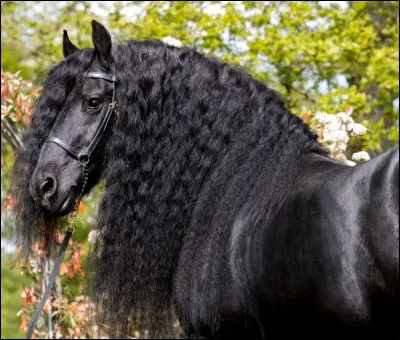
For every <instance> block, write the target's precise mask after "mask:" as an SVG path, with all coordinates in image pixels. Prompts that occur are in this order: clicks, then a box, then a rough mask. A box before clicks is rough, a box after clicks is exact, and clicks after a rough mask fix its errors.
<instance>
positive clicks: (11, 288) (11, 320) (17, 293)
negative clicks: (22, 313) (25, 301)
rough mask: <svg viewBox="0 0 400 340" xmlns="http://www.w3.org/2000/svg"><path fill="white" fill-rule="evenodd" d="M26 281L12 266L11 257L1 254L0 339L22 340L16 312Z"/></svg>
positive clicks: (19, 306) (19, 270) (18, 269)
mask: <svg viewBox="0 0 400 340" xmlns="http://www.w3.org/2000/svg"><path fill="white" fill-rule="evenodd" d="M27 283H28V280H27V279H26V278H24V276H22V275H21V269H20V268H18V267H14V266H12V257H11V255H7V254H5V253H3V250H2V252H1V338H2V339H23V337H24V333H23V332H22V331H20V330H19V324H20V320H19V318H17V312H18V311H19V310H20V309H21V291H22V288H23V285H24V284H27Z"/></svg>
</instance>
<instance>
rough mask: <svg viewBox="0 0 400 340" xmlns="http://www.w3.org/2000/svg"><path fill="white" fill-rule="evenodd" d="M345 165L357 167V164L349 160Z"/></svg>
mask: <svg viewBox="0 0 400 340" xmlns="http://www.w3.org/2000/svg"><path fill="white" fill-rule="evenodd" d="M345 163H346V164H347V165H350V166H355V165H357V163H354V162H353V161H349V160H346V161H345Z"/></svg>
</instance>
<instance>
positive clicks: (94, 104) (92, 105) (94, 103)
mask: <svg viewBox="0 0 400 340" xmlns="http://www.w3.org/2000/svg"><path fill="white" fill-rule="evenodd" d="M88 105H89V107H90V108H91V109H97V108H98V107H99V106H100V105H101V101H100V99H97V98H91V99H89V103H88Z"/></svg>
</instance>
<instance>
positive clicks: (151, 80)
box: [14, 41, 326, 334]
mask: <svg viewBox="0 0 400 340" xmlns="http://www.w3.org/2000/svg"><path fill="white" fill-rule="evenodd" d="M115 50H116V55H117V65H116V77H117V79H118V83H117V86H116V100H117V103H118V111H119V116H118V118H117V119H116V121H115V122H114V124H113V125H112V127H111V129H110V133H109V135H108V136H107V137H106V138H107V142H106V149H105V152H104V155H105V166H104V168H103V169H102V178H103V179H104V180H105V193H104V196H103V198H102V202H101V205H100V208H99V213H98V218H97V224H96V229H97V230H98V231H99V235H100V237H99V240H98V242H97V244H96V246H95V247H94V249H93V250H92V261H94V262H93V264H94V265H93V268H95V275H94V284H93V293H94V298H95V301H96V302H97V305H98V306H99V317H100V319H101V321H102V322H105V323H107V324H108V325H110V327H111V328H110V333H111V334H118V333H119V334H126V333H129V331H130V329H131V327H132V324H133V323H135V322H142V323H144V324H147V325H148V326H149V325H150V326H152V325H156V324H157V323H159V322H161V321H160V319H161V317H160V318H158V317H157V316H165V315H167V314H168V311H169V310H170V307H171V302H172V294H173V282H174V281H173V277H174V271H175V270H176V267H177V263H178V257H179V254H180V252H181V249H182V244H183V238H184V237H185V240H186V239H187V240H188V242H193V243H194V242H195V241H194V240H195V239H196V237H201V235H202V234H205V233H207V228H208V227H209V226H208V225H207V220H206V219H205V218H204V217H203V219H204V221H203V222H204V223H203V224H202V225H201V227H200V228H197V229H196V230H193V229H191V225H192V220H193V219H194V218H196V219H197V220H199V219H201V218H200V217H199V216H193V214H194V210H195V206H196V202H197V201H198V200H199V199H200V198H201V192H202V189H203V188H204V186H205V183H207V180H208V179H210V178H211V176H212V178H213V180H214V181H215V180H218V171H220V170H219V169H221V168H223V167H224V166H225V167H226V166H227V165H229V162H228V163H226V160H227V159H229V157H231V156H232V155H236V156H237V157H236V158H237V162H236V163H235V164H234V165H232V164H231V166H233V167H232V169H230V172H231V173H232V174H233V173H234V172H235V169H238V168H239V167H241V166H246V160H247V157H248V155H249V154H250V151H251V150H254V149H257V148H263V147H264V148H265V150H267V151H268V152H266V156H265V162H266V163H267V164H270V167H269V169H270V170H271V172H270V173H269V174H268V175H269V181H268V186H267V189H266V197H267V198H266V204H268V202H272V201H273V199H274V197H275V195H277V194H279V193H280V192H281V191H282V190H285V188H286V185H288V183H290V181H291V179H290V178H291V174H294V172H295V170H296V162H297V160H298V158H299V156H300V155H302V154H305V153H308V152H318V153H321V154H325V153H326V152H325V150H324V149H323V148H322V147H321V145H320V144H319V143H318V142H317V140H316V136H315V135H314V134H313V133H311V132H310V131H309V129H308V128H307V126H306V125H305V124H304V123H303V122H302V121H301V119H300V118H298V117H296V116H294V115H292V114H291V113H290V112H289V110H288V109H287V108H286V107H285V105H284V102H283V100H282V99H281V98H280V97H279V95H278V94H277V93H276V92H274V91H273V90H271V89H270V88H268V87H267V86H266V85H265V84H263V83H262V82H260V81H257V80H255V79H253V78H252V77H251V76H250V75H249V74H248V73H246V72H245V71H243V70H240V69H235V68H232V67H231V66H229V65H226V64H222V63H220V62H219V61H217V60H215V59H212V58H206V57H204V56H202V55H201V54H199V53H198V52H196V51H194V50H191V49H187V48H175V47H172V46H166V45H164V44H163V43H161V42H157V41H152V42H133V41H129V42H125V43H123V44H119V45H117V46H116V48H115ZM91 51H92V50H84V51H81V52H77V53H75V54H73V55H72V56H71V57H69V58H67V59H66V60H64V61H63V62H61V63H60V64H59V65H57V66H56V67H55V68H54V69H53V70H52V71H50V73H49V75H48V77H47V80H46V83H45V86H44V92H43V94H42V96H41V98H40V100H39V103H38V106H37V109H36V113H35V115H34V117H33V120H32V125H31V127H30V129H29V131H28V133H27V135H26V136H25V139H24V142H25V145H26V148H25V149H24V150H23V151H22V153H21V154H20V156H19V158H18V160H17V163H16V170H15V173H16V176H15V187H14V192H15V195H16V198H17V200H18V201H19V202H20V208H19V217H20V222H21V223H20V224H19V227H18V228H19V234H20V235H23V236H24V245H25V246H27V245H29V244H30V242H31V241H32V240H33V238H34V237H35V236H37V235H36V234H35V233H37V230H38V229H34V228H32V227H31V226H32V225H34V224H36V225H38V224H39V225H40V224H41V222H38V221H41V220H43V221H44V222H45V224H46V225H47V226H48V228H49V229H47V231H51V230H53V229H54V226H55V221H53V220H51V219H49V218H47V217H46V216H44V215H43V214H42V213H41V212H40V210H38V209H37V208H36V207H35V206H34V203H33V200H32V199H31V198H30V197H29V196H28V195H27V192H26V188H27V187H28V182H29V178H30V174H31V173H32V172H33V169H34V167H35V164H36V160H37V157H38V154H39V151H40V148H41V146H42V144H43V142H44V140H45V138H46V137H47V134H48V132H49V131H50V127H51V126H52V122H53V120H54V117H55V116H56V114H57V111H58V108H59V107H61V105H62V104H63V103H64V101H65V98H66V96H67V95H68V93H69V91H70V90H71V88H72V87H73V86H74V85H75V83H76V82H77V79H78V78H79V75H81V74H82V73H83V72H84V71H85V70H86V69H87V68H88V67H89V65H90V62H91V60H92V52H91ZM224 164H225V165H224ZM228 177H229V176H228ZM228 177H224V178H223V182H226V180H227V178H228ZM292 177H293V176H292ZM221 183H222V179H221ZM217 199H218V195H216V196H215V201H216V200H217ZM213 201H214V200H213ZM211 203H212V202H210V204H211ZM197 225H198V223H197ZM138 315H139V318H138ZM138 320H139V321H138ZM134 326H135V327H136V326H137V324H134Z"/></svg>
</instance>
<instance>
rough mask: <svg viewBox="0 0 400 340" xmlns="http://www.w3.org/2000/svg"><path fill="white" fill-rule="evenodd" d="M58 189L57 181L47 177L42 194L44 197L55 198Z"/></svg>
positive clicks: (41, 189) (41, 186)
mask: <svg viewBox="0 0 400 340" xmlns="http://www.w3.org/2000/svg"><path fill="white" fill-rule="evenodd" d="M56 189H57V181H56V179H55V178H54V177H53V176H47V177H46V179H45V180H44V181H43V183H42V184H41V185H40V192H41V193H42V196H43V197H46V198H50V197H51V196H53V195H54V194H55V192H56Z"/></svg>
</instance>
